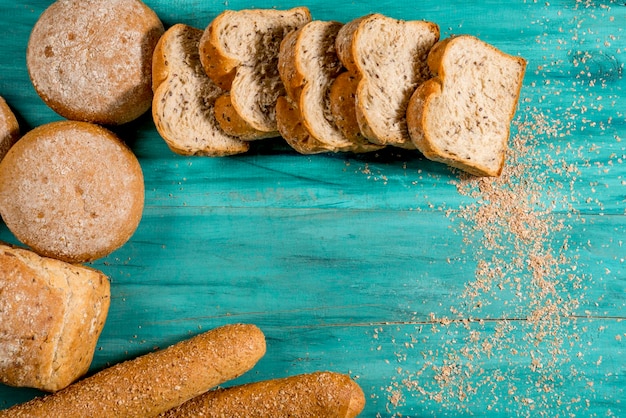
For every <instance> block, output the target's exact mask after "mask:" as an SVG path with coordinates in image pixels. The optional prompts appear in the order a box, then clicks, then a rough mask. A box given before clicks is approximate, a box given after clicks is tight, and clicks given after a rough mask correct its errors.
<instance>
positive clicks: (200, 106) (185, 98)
mask: <svg viewBox="0 0 626 418" xmlns="http://www.w3.org/2000/svg"><path fill="white" fill-rule="evenodd" d="M202 34H203V31H202V30H200V29H196V28H193V27H191V26H187V25H184V24H176V25H174V26H172V27H171V28H169V29H168V30H167V32H165V34H164V35H163V36H162V37H161V39H160V40H159V42H158V44H157V46H156V49H155V51H154V58H153V62H152V72H153V74H152V83H153V90H154V98H153V104H152V117H153V119H154V123H155V125H156V128H157V130H158V132H159V134H160V135H161V136H162V137H163V139H164V140H165V142H166V143H167V145H168V146H169V148H170V149H171V150H172V151H174V152H175V153H177V154H181V155H208V156H225V155H233V154H239V153H242V152H246V151H247V150H248V149H249V147H250V145H249V144H248V143H247V142H244V141H241V140H239V139H237V138H235V137H232V136H230V135H227V134H226V133H225V132H224V131H222V129H221V128H220V126H219V124H218V122H217V120H216V119H215V115H214V107H215V100H216V99H217V98H218V97H220V96H221V95H222V94H224V90H222V89H221V88H220V87H218V86H217V85H216V84H215V83H214V82H213V81H212V80H211V79H210V78H209V77H208V76H207V75H206V73H205V72H204V68H203V67H202V64H201V63H200V55H199V49H198V45H199V42H200V38H201V37H202Z"/></svg>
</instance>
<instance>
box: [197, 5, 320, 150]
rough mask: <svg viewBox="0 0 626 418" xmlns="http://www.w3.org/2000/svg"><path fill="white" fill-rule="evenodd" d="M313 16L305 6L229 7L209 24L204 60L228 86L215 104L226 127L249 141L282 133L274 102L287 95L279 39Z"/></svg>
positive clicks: (212, 74)
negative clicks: (237, 9)
mask: <svg viewBox="0 0 626 418" xmlns="http://www.w3.org/2000/svg"><path fill="white" fill-rule="evenodd" d="M310 21H311V14H310V12H309V10H308V9H307V8H306V7H296V8H293V9H290V10H275V9H255V10H239V11H232V10H226V11H224V12H222V13H220V14H219V15H218V16H217V17H216V18H215V19H214V20H213V21H212V22H211V23H210V24H209V26H208V27H207V28H206V29H205V31H204V34H203V36H202V38H201V40H200V46H199V48H200V60H201V62H202V65H203V67H204V69H205V71H206V73H207V74H208V76H209V77H210V78H211V79H213V81H214V82H215V83H216V84H217V85H218V86H220V87H221V88H222V89H224V90H227V91H228V93H226V94H224V95H223V96H222V98H220V99H219V100H217V101H216V103H215V116H216V118H217V120H218V122H219V124H220V126H221V127H222V129H223V130H224V131H225V132H226V133H228V134H230V135H233V136H236V137H238V138H240V139H245V140H255V139H262V138H269V137H276V136H279V133H278V127H277V125H276V109H275V107H276V101H277V99H278V97H279V96H281V95H284V94H285V93H284V86H283V84H282V82H281V80H280V76H279V74H278V68H277V60H278V53H279V49H280V42H281V41H282V39H283V38H284V37H285V35H287V34H288V33H289V32H291V31H293V30H296V29H298V28H300V27H301V26H303V25H304V24H305V23H308V22H310Z"/></svg>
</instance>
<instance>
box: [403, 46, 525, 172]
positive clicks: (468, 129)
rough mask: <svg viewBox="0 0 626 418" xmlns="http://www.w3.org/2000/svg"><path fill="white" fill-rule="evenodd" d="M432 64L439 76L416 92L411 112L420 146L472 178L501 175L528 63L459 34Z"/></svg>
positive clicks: (431, 59) (432, 57)
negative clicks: (472, 176)
mask: <svg viewBox="0 0 626 418" xmlns="http://www.w3.org/2000/svg"><path fill="white" fill-rule="evenodd" d="M427 62H428V66H429V67H430V69H431V71H432V72H433V73H434V74H436V77H434V78H432V79H430V80H428V81H426V82H425V83H423V84H422V85H421V86H419V87H418V88H417V89H416V91H415V92H414V94H413V95H412V97H411V100H410V102H409V106H408V109H407V123H408V126H409V132H410V135H411V139H412V141H413V142H414V144H415V146H416V147H417V148H418V150H419V151H420V152H422V153H423V154H424V156H425V157H426V158H429V159H431V160H434V161H439V162H443V163H445V164H448V165H450V166H452V167H456V168H459V169H461V170H463V171H466V172H468V173H470V174H473V175H476V176H499V175H500V174H501V172H502V169H503V167H504V162H505V157H506V151H507V148H508V138H509V131H510V123H511V120H512V118H513V116H514V114H515V111H516V108H517V103H518V100H519V96H520V91H521V87H522V81H523V78H524V73H525V69H526V61H525V60H524V59H523V58H520V57H516V56H512V55H508V54H506V53H504V52H502V51H500V50H498V49H497V48H495V47H494V46H492V45H489V44H487V43H485V42H483V41H481V40H479V39H477V38H475V37H473V36H468V35H460V36H456V37H450V38H447V39H445V40H443V41H440V42H438V43H437V44H436V45H435V46H434V47H433V49H432V50H431V52H430V54H429V56H428V61H427Z"/></svg>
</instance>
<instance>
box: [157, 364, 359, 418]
mask: <svg viewBox="0 0 626 418" xmlns="http://www.w3.org/2000/svg"><path fill="white" fill-rule="evenodd" d="M364 406H365V396H364V395H363V391H362V390H361V388H360V387H359V385H358V384H357V383H356V382H355V381H353V380H352V379H350V377H349V376H347V375H344V374H339V373H331V372H318V373H312V374H304V375H297V376H291V377H287V378H283V379H274V380H266V381H261V382H256V383H249V384H246V385H241V386H234V387H230V388H227V389H216V390H212V391H209V392H206V393H205V394H203V395H200V396H198V397H196V398H194V399H191V400H190V401H187V402H185V403H184V404H182V405H181V406H179V407H177V408H174V409H172V410H170V411H168V412H166V413H164V414H161V415H160V417H161V418H192V417H199V416H202V417H207V418H238V417H241V418H264V417H272V418H305V417H324V418H353V417H356V416H357V415H359V414H360V413H361V411H362V410H363V408H364Z"/></svg>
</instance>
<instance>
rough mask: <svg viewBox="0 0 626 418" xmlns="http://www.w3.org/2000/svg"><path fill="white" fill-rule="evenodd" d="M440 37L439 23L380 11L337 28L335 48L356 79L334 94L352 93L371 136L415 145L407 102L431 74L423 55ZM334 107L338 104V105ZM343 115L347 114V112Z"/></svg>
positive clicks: (362, 128) (362, 127)
mask: <svg viewBox="0 0 626 418" xmlns="http://www.w3.org/2000/svg"><path fill="white" fill-rule="evenodd" d="M438 40H439V27H438V26H437V25H436V24H434V23H431V22H426V21H417V20H415V21H403V20H397V19H392V18H390V17H386V16H383V15H381V14H378V13H376V14H371V15H366V16H363V17H360V18H358V19H355V20H353V21H352V22H349V23H348V24H346V25H345V26H344V27H343V28H342V29H341V31H340V33H339V34H338V36H337V54H338V55H339V58H340V59H341V62H342V63H343V65H344V67H346V69H347V70H348V71H349V72H350V73H351V74H352V75H353V76H354V77H355V78H356V79H357V80H358V83H357V87H356V91H354V92H353V93H349V90H348V93H347V94H346V93H344V94H342V95H339V96H338V97H340V98H341V97H343V98H345V97H350V95H351V94H354V97H355V114H356V120H357V123H358V126H359V129H360V131H361V133H362V135H363V136H364V137H365V138H367V139H368V140H369V141H371V142H373V143H375V144H379V145H393V146H397V147H401V148H407V149H415V145H414V144H413V143H412V141H411V138H410V137H409V133H408V128H407V125H406V107H407V105H408V102H409V98H410V97H411V94H412V93H413V91H414V90H415V88H416V87H417V86H418V85H419V84H421V83H422V82H424V81H425V80H427V79H428V78H430V72H429V71H428V67H427V65H426V57H427V54H428V52H429V51H430V48H431V47H432V46H433V45H434V44H435V42H437V41H438ZM346 86H349V84H346ZM347 88H348V87H346V89H347ZM333 108H335V109H340V107H339V106H338V105H335V106H334V107H333ZM345 117H346V118H347V120H348V121H349V120H350V115H347V116H345ZM340 118H341V115H335V119H340Z"/></svg>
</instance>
